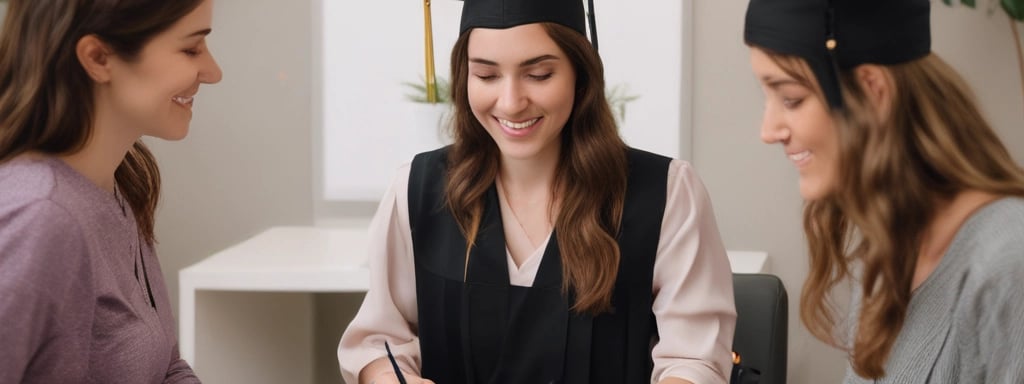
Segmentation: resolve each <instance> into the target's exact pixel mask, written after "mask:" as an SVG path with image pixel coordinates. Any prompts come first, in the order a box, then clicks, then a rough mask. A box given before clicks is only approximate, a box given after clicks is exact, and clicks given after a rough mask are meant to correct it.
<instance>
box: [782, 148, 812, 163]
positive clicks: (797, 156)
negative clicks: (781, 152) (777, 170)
mask: <svg viewBox="0 0 1024 384" xmlns="http://www.w3.org/2000/svg"><path fill="white" fill-rule="evenodd" d="M786 156H788V157H789V159H790V160H793V161H796V162H800V161H803V160H805V159H807V158H808V157H810V156H811V151H807V150H804V151H800V152H795V153H788V154H786Z"/></svg>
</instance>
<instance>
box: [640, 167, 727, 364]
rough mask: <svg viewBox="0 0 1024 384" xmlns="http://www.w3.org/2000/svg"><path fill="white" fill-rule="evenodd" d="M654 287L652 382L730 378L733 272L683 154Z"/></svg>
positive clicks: (673, 178) (672, 175) (674, 173)
mask: <svg viewBox="0 0 1024 384" xmlns="http://www.w3.org/2000/svg"><path fill="white" fill-rule="evenodd" d="M653 293H654V304H653V311H654V315H655V318H656V320H657V324H658V333H659V335H660V341H659V342H658V343H657V344H656V345H655V346H654V349H653V350H652V358H653V360H654V371H653V373H652V375H651V381H652V382H655V383H656V382H658V381H661V380H663V379H665V378H666V377H677V378H681V379H685V380H689V381H692V382H694V383H695V384H711V383H726V382H727V381H728V375H729V374H730V372H731V365H732V354H731V351H732V339H733V331H734V330H735V328H736V306H735V303H734V298H733V290H732V272H731V269H730V267H729V259H728V257H727V256H726V252H725V246H724V245H723V244H722V239H721V236H720V235H719V233H718V226H717V224H716V223H715V215H714V212H713V211H712V209H711V200H710V198H709V197H708V194H707V191H706V190H705V188H704V184H703V183H702V182H701V180H700V178H699V177H698V176H697V174H696V173H695V171H694V170H693V169H692V167H691V166H690V165H689V164H688V163H685V162H682V161H679V160H673V161H672V163H671V165H670V166H669V174H668V195H667V199H666V203H665V214H664V218H663V221H662V226H661V238H660V241H659V243H658V253H657V256H656V259H655V262H654V284H653Z"/></svg>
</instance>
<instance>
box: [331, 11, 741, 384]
mask: <svg viewBox="0 0 1024 384" xmlns="http://www.w3.org/2000/svg"><path fill="white" fill-rule="evenodd" d="M460 31H461V35H460V37H459V39H458V41H457V42H456V44H455V47H454V49H453V52H452V65H451V68H452V77H451V78H452V79H453V80H452V100H453V101H454V105H455V117H454V122H453V125H454V127H453V131H454V144H453V145H451V146H449V147H445V148H442V149H439V150H436V151H433V152H427V153H423V154H420V155H418V156H416V157H415V158H414V160H413V161H412V163H411V165H408V166H405V167H403V168H401V169H400V170H399V172H398V176H397V177H396V178H395V181H394V184H393V185H392V187H391V189H390V191H389V192H388V193H387V195H386V196H385V197H384V200H383V201H382V203H381V205H380V207H379V209H378V211H377V215H376V217H375V218H374V221H373V223H372V224H371V252H372V253H371V256H370V269H371V282H372V285H371V289H370V290H369V292H368V293H367V296H366V298H365V300H364V302H363V305H362V308H361V309H360V310H359V313H358V314H357V316H356V318H355V319H354V320H353V321H352V323H351V324H350V326H349V328H348V329H347V330H346V332H345V335H344V336H343V337H342V340H341V343H340V346H339V350H338V359H339V362H340V364H341V369H342V373H343V375H344V378H345V380H346V381H347V382H349V383H356V382H358V383H370V382H374V383H377V384H381V383H397V382H399V379H398V376H399V374H400V375H401V376H404V377H405V379H406V380H407V382H409V383H416V382H430V381H426V380H423V381H421V379H420V377H423V378H425V379H429V380H432V381H433V382H437V383H440V384H451V383H640V382H652V383H690V382H692V383H702V384H703V383H724V382H726V377H727V375H728V374H729V372H730V368H731V355H730V350H731V346H732V335H733V330H734V327H735V317H736V313H735V308H734V304H733V293H732V280H731V274H730V270H729V263H728V260H727V258H726V256H725V250H724V247H723V245H722V241H721V238H720V236H719V233H718V230H717V228H716V224H715V219H714V214H713V212H712V209H711V202H710V200H709V198H708V196H707V192H706V190H705V189H704V187H703V185H702V184H701V181H700V179H699V178H698V177H697V174H696V173H695V172H694V170H693V168H692V167H691V166H690V165H688V164H686V163H684V162H682V161H678V160H672V159H669V158H666V157H662V156H659V155H655V154H651V153H647V152H643V151H640V150H636V149H632V148H629V147H627V146H626V145H625V144H624V143H623V141H622V139H621V138H620V137H619V135H618V132H617V129H616V126H615V122H614V119H613V117H612V113H611V111H610V109H609V106H608V103H607V101H606V99H605V95H604V78H603V68H602V64H601V61H600V58H599V57H598V55H597V50H596V47H595V46H593V45H591V43H590V42H588V41H587V38H586V22H585V19H584V8H583V5H582V2H581V1H580V0H467V1H465V3H464V7H463V13H462V22H461V29H460ZM659 336H660V337H659ZM385 342H387V345H388V346H390V349H391V351H392V352H394V356H395V364H391V363H389V361H388V359H387V358H386V357H385V356H387V352H386V349H385ZM396 367H397V369H398V370H399V371H398V372H396Z"/></svg>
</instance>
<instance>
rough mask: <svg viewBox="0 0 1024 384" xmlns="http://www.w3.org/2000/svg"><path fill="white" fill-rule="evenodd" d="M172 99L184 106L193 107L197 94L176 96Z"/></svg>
mask: <svg viewBox="0 0 1024 384" xmlns="http://www.w3.org/2000/svg"><path fill="white" fill-rule="evenodd" d="M171 100H172V101H174V102H175V103H178V104H179V105H181V106H183V107H191V106H192V102H193V100H195V96H174V97H172V98H171Z"/></svg>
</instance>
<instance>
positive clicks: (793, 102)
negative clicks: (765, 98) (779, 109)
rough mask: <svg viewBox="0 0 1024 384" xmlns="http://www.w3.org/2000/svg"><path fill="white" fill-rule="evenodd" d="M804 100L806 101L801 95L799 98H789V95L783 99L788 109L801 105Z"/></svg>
mask: <svg viewBox="0 0 1024 384" xmlns="http://www.w3.org/2000/svg"><path fill="white" fill-rule="evenodd" d="M803 102H804V98H802V97H799V98H789V97H786V98H783V99H782V105H783V106H784V107H786V108H787V109H793V108H796V107H799V106H800V103H803Z"/></svg>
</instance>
